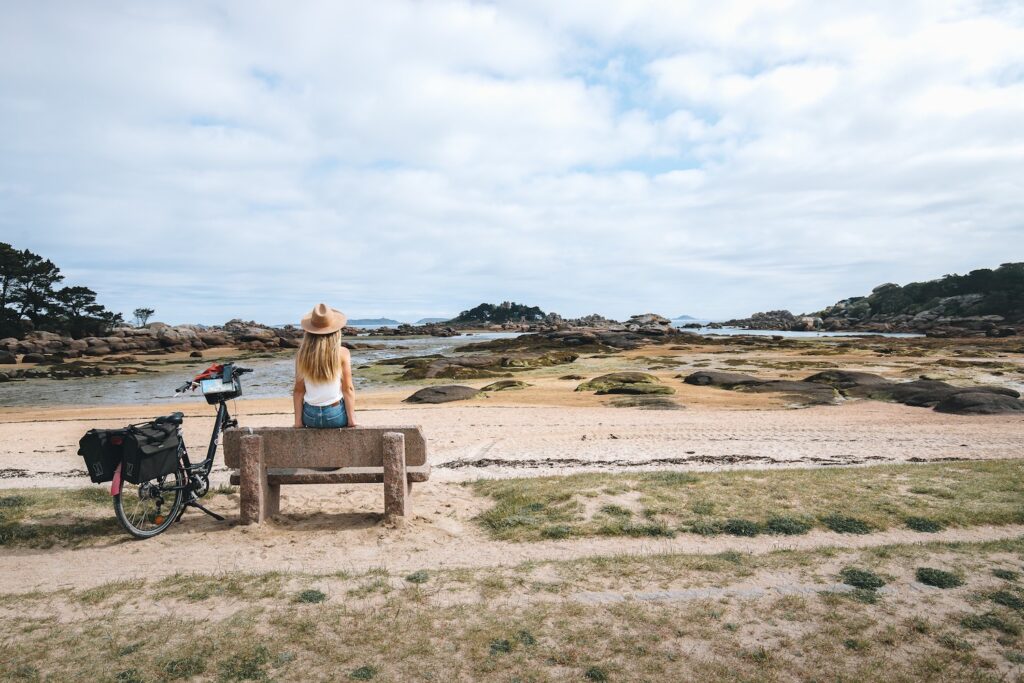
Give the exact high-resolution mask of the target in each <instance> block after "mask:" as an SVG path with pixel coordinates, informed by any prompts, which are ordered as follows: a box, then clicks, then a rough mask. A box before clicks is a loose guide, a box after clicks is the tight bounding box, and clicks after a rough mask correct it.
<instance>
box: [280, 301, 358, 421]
mask: <svg viewBox="0 0 1024 683" xmlns="http://www.w3.org/2000/svg"><path fill="white" fill-rule="evenodd" d="M345 321H346V318H345V314H344V313H342V312H341V311H338V310H335V309H333V308H329V307H328V306H327V305H326V304H317V306H316V307H315V308H313V310H312V311H310V313H309V315H307V316H306V317H305V318H303V319H302V329H303V330H305V331H306V334H305V335H304V336H303V338H302V344H301V345H300V346H299V353H298V355H296V356H295V388H294V389H293V390H292V401H293V403H294V406H295V427H296V428H299V427H313V428H314V429H330V428H336V427H355V426H356V420H355V396H354V395H355V388H354V387H353V386H352V357H351V355H350V354H349V352H348V349H346V348H345V347H344V346H342V345H341V328H342V327H344V326H345Z"/></svg>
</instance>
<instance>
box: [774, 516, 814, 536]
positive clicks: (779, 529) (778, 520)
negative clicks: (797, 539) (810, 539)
mask: <svg viewBox="0 0 1024 683" xmlns="http://www.w3.org/2000/svg"><path fill="white" fill-rule="evenodd" d="M813 526H814V525H813V524H812V523H811V522H808V521H807V520H805V519H800V518H798V517H789V516H786V515H779V516H776V517H769V518H768V521H767V522H765V523H764V528H765V531H767V532H768V533H769V534H779V535H783V536H799V535H801V534H806V533H807V532H808V531H810V530H811V527H813Z"/></svg>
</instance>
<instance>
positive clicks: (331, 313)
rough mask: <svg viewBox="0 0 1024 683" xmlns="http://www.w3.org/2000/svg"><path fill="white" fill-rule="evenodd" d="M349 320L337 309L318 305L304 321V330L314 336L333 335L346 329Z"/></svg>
mask: <svg viewBox="0 0 1024 683" xmlns="http://www.w3.org/2000/svg"><path fill="white" fill-rule="evenodd" d="M347 321H348V318H346V317H345V314H344V313H342V312H341V311H339V310H338V309H336V308H330V307H329V306H328V305H327V304H317V305H316V306H314V307H313V310H312V311H310V312H309V315H307V316H306V317H304V318H303V319H302V323H301V325H302V329H304V330H305V331H306V332H312V333H313V334H331V333H332V332H337V331H338V330H340V329H341V328H343V327H345V323H346V322H347Z"/></svg>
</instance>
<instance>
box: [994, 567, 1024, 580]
mask: <svg viewBox="0 0 1024 683" xmlns="http://www.w3.org/2000/svg"><path fill="white" fill-rule="evenodd" d="M992 576H994V577H996V578H997V579H1002V580H1003V581H1016V580H1017V579H1019V578H1020V573H1019V572H1015V571H1013V570H1012V569H993V570H992Z"/></svg>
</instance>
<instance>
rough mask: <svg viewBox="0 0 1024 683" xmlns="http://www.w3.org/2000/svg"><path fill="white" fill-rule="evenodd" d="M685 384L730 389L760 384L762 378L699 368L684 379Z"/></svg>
mask: <svg viewBox="0 0 1024 683" xmlns="http://www.w3.org/2000/svg"><path fill="white" fill-rule="evenodd" d="M683 381H684V382H686V383H687V384H694V385H696V386H699V387H704V386H713V387H722V388H723V389H732V388H733V387H736V386H740V385H741V384H760V383H762V382H763V381H764V380H762V379H759V378H757V377H754V376H753V375H744V374H743V373H740V372H719V371H716V370H700V371H698V372H695V373H693V374H692V375H689V376H687V377H686V378H685V379H684V380H683Z"/></svg>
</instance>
